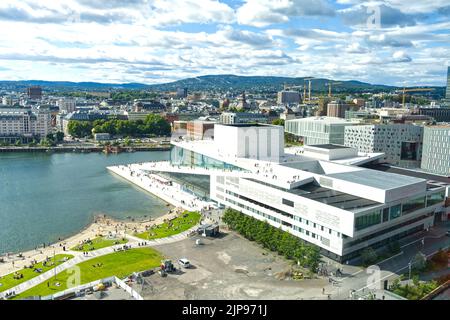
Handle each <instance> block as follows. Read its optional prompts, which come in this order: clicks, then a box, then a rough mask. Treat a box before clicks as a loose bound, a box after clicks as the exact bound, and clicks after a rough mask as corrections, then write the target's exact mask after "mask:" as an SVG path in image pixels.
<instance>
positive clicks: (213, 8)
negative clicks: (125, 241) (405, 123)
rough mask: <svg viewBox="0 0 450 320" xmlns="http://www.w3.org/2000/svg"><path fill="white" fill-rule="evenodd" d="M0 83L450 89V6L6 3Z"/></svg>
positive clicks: (440, 0) (260, 1) (420, 1)
mask: <svg viewBox="0 0 450 320" xmlns="http://www.w3.org/2000/svg"><path fill="white" fill-rule="evenodd" d="M0 30H1V32H0V79H2V80H31V79H33V80H51V81H76V82H80V81H96V82H111V83H126V82H139V83H146V84H154V83H165V82H171V81H175V80H179V79H184V78H190V77H198V76H201V75H208V74H236V75H244V76H250V75H260V76H264V75H266V76H288V77H305V76H308V77H309V76H311V77H323V78H331V79H335V80H359V81H364V82H369V83H378V84H389V85H398V86H403V85H405V86H418V85H438V86H444V85H445V83H446V73H447V66H448V65H449V64H450V2H449V0H379V1H365V0H333V1H332V0H59V1H55V0H40V1H36V0H1V2H0Z"/></svg>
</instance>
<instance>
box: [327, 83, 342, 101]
mask: <svg viewBox="0 0 450 320" xmlns="http://www.w3.org/2000/svg"><path fill="white" fill-rule="evenodd" d="M337 84H342V82H328V83H325V86H327V87H328V97H329V98H331V87H332V86H335V85H337Z"/></svg>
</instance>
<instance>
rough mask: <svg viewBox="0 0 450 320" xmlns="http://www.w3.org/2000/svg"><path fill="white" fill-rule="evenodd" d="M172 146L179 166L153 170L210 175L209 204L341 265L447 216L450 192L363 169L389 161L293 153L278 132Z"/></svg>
mask: <svg viewBox="0 0 450 320" xmlns="http://www.w3.org/2000/svg"><path fill="white" fill-rule="evenodd" d="M172 144H173V148H172V150H171V154H170V164H171V165H172V166H170V165H169V166H168V165H167V163H165V162H162V163H161V166H159V165H158V163H152V166H151V167H149V169H148V170H151V171H152V172H158V171H160V172H171V170H173V171H174V172H184V173H186V174H191V175H196V174H198V175H205V174H207V175H208V176H209V178H210V180H209V181H210V182H209V188H210V189H209V190H210V192H209V198H210V199H211V200H212V201H214V202H216V203H217V204H218V205H219V206H221V207H230V208H233V209H236V210H238V211H240V212H242V213H243V214H246V215H248V216H250V217H253V218H255V219H258V220H261V221H266V222H267V223H269V224H270V225H272V226H274V227H276V228H280V229H282V230H284V231H286V232H289V233H291V234H292V235H294V236H296V237H298V238H301V239H302V240H304V241H306V242H308V243H311V244H314V245H316V246H318V247H320V248H321V253H322V254H324V255H326V256H329V257H331V258H332V259H335V260H337V261H340V262H345V261H346V260H348V259H351V258H354V257H356V256H359V255H360V254H361V252H362V251H363V250H364V249H365V248H367V247H371V248H379V247H382V246H385V245H387V244H389V243H392V242H393V241H396V240H399V239H402V238H404V237H406V236H408V235H411V234H414V233H417V232H419V231H423V230H425V229H428V228H429V227H431V226H433V225H434V223H435V219H437V218H436V217H437V216H438V214H439V213H442V212H443V211H445V208H444V201H445V197H446V196H445V186H442V185H439V184H433V183H430V182H428V181H427V180H426V179H420V178H415V177H409V176H404V175H399V174H393V173H386V172H381V171H375V170H371V169H367V168H363V167H359V166H358V165H362V164H368V163H370V162H371V161H377V159H378V158H379V157H380V156H382V154H370V155H365V156H362V155H360V154H357V153H355V150H354V149H353V148H346V147H343V146H335V145H331V144H327V145H316V146H312V147H307V149H306V150H305V154H303V155H299V154H296V153H289V149H284V139H283V130H282V127H278V126H270V125H249V124H247V125H239V124H237V125H236V124H235V125H216V128H215V136H214V140H203V141H172ZM172 168H173V169H172ZM205 169H208V170H205ZM183 170H184V171H183Z"/></svg>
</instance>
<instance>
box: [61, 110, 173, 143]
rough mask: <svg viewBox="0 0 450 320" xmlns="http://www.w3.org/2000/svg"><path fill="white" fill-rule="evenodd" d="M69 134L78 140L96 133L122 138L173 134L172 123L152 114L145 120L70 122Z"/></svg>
mask: <svg viewBox="0 0 450 320" xmlns="http://www.w3.org/2000/svg"><path fill="white" fill-rule="evenodd" d="M67 129H68V132H69V134H70V135H71V136H73V137H76V138H83V137H86V136H90V135H92V134H94V133H109V134H111V135H122V136H130V137H136V136H143V135H155V136H168V135H170V133H171V127H170V123H169V122H168V121H167V120H166V119H164V117H162V116H161V115H158V114H150V115H148V116H147V117H146V118H145V120H136V121H131V120H119V119H110V120H103V119H101V120H95V121H77V120H70V121H69V124H68V127H67Z"/></svg>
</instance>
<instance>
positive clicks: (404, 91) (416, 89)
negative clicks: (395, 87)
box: [402, 88, 434, 107]
mask: <svg viewBox="0 0 450 320" xmlns="http://www.w3.org/2000/svg"><path fill="white" fill-rule="evenodd" d="M420 91H434V88H415V89H406V88H403V98H402V106H403V107H405V97H406V92H420Z"/></svg>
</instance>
